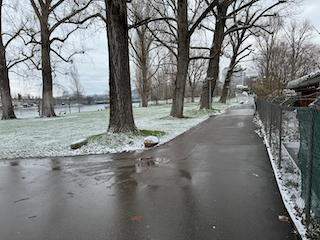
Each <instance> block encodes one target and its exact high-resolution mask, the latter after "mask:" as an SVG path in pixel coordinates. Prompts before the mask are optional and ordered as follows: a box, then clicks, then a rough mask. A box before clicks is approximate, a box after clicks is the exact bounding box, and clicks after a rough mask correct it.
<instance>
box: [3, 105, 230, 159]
mask: <svg viewBox="0 0 320 240" xmlns="http://www.w3.org/2000/svg"><path fill="white" fill-rule="evenodd" d="M235 103H236V102H235V101H233V102H232V103H231V104H235ZM197 106H198V105H197V104H192V103H189V104H185V107H184V116H185V118H182V119H177V118H173V117H169V114H170V110H171V105H158V106H151V107H148V108H134V109H133V114H134V119H135V124H136V126H137V127H138V129H139V130H144V131H141V132H140V133H134V134H110V133H107V128H108V121H109V110H105V111H95V112H82V113H72V114H65V115H61V116H59V117H54V118H26V119H15V120H6V121H0V159H16V158H41V157H57V156H75V155H87V154H103V153H115V152H123V151H132V150H138V149H143V148H144V146H143V139H144V138H145V137H146V136H147V135H155V136H157V137H158V138H159V140H160V144H163V143H165V142H167V141H170V140H171V139H173V138H174V137H176V136H178V135H180V134H181V133H183V132H185V131H187V130H188V129H190V128H192V127H193V126H195V125H197V124H199V123H200V122H202V121H204V120H206V119H207V118H209V112H208V111H207V110H198V109H197ZM229 106H230V105H225V104H219V103H213V105H212V107H213V109H216V110H214V111H212V113H214V114H219V113H220V112H222V111H223V110H224V109H226V108H228V107H229ZM84 138H85V139H88V144H87V145H85V146H82V147H81V148H80V149H77V150H72V149H71V148H70V145H71V144H72V143H74V142H76V141H78V140H79V139H84Z"/></svg>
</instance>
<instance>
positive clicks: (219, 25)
mask: <svg viewBox="0 0 320 240" xmlns="http://www.w3.org/2000/svg"><path fill="white" fill-rule="evenodd" d="M287 2H289V1H282V0H277V1H270V2H268V3H267V4H265V3H263V1H262V0H239V1H238V0H223V1H219V5H218V7H217V12H213V14H214V16H215V18H216V24H215V28H214V34H215V35H214V38H213V43H212V47H211V49H210V60H209V67H208V71H207V79H213V80H212V83H213V84H211V93H213V91H214V88H215V84H216V82H217V79H218V76H219V62H220V56H221V53H222V47H223V41H224V39H225V37H226V36H227V35H228V34H230V33H231V32H233V31H237V30H238V29H251V28H254V27H257V26H256V23H257V22H254V24H249V25H245V24H243V22H241V21H240V22H238V23H236V24H235V25H234V27H233V28H232V29H227V28H226V23H227V21H228V19H233V16H234V15H239V16H241V14H242V13H243V11H244V12H245V11H246V9H247V8H248V7H250V8H254V9H255V14H254V15H255V18H257V19H259V18H261V17H264V16H269V17H272V16H274V14H272V13H270V11H271V10H272V9H273V8H275V7H276V6H278V5H281V4H282V5H283V4H286V3H287ZM232 3H233V4H236V5H237V7H236V8H233V9H232V10H231V11H230V12H228V9H229V7H230V6H231V4H232ZM207 29H208V30H211V28H209V27H207ZM211 96H212V94H211ZM200 108H209V90H208V85H207V84H204V85H203V89H202V93H201V101H200Z"/></svg>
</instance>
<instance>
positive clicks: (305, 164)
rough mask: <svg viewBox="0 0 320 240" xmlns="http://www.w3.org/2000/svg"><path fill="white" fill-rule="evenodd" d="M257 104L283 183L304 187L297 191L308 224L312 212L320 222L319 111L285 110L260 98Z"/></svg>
mask: <svg viewBox="0 0 320 240" xmlns="http://www.w3.org/2000/svg"><path fill="white" fill-rule="evenodd" d="M255 103H256V110H257V112H258V114H259V117H260V119H261V121H262V123H263V128H264V131H265V134H266V136H267V141H268V143H269V146H270V148H271V151H272V154H273V157H274V158H275V161H276V163H277V166H278V168H279V169H280V170H281V171H280V172H281V174H282V176H281V178H282V181H284V184H285V186H286V187H289V188H290V187H292V189H293V188H294V187H296V188H300V186H301V188H300V189H298V190H297V191H296V192H299V195H300V196H298V197H301V198H302V199H303V200H304V202H305V204H304V205H305V214H306V219H307V221H309V219H310V210H311V212H312V213H313V214H314V216H316V217H317V219H319V216H320V108H318V107H285V106H282V105H281V104H274V103H271V102H269V101H266V100H262V99H259V98H257V99H256V101H255ZM296 169H297V170H298V171H297V170H296ZM294 176H295V177H294ZM296 197H297V196H294V194H292V196H291V199H292V198H296Z"/></svg>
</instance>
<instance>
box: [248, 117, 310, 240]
mask: <svg viewBox="0 0 320 240" xmlns="http://www.w3.org/2000/svg"><path fill="white" fill-rule="evenodd" d="M254 122H255V124H256V126H257V130H256V133H257V134H258V135H259V136H260V137H261V138H263V139H264V143H265V145H266V148H267V151H268V154H269V158H270V162H271V165H272V168H273V171H274V175H275V178H276V181H277V184H278V187H279V190H280V193H281V196H282V200H283V203H284V205H285V207H286V209H287V211H288V213H289V215H290V217H291V219H292V221H293V223H294V225H295V226H296V229H297V231H298V232H299V234H300V236H301V238H302V239H303V240H306V239H308V238H307V236H306V234H307V229H306V226H305V225H304V224H303V223H304V213H303V211H304V208H305V202H304V200H303V199H302V198H301V189H302V186H301V171H300V169H299V168H298V167H297V165H296V164H295V162H294V160H293V159H291V156H290V155H289V154H288V152H287V151H286V150H285V148H284V147H283V148H282V154H281V162H279V156H278V155H279V154H278V148H277V147H274V146H277V144H274V142H273V143H272V145H271V146H270V145H269V142H268V138H267V133H266V132H265V130H264V129H265V127H264V125H263V123H262V121H261V120H260V118H259V116H258V115H256V116H255V118H254ZM275 135H277V134H276V133H275ZM271 139H274V138H273V137H271Z"/></svg>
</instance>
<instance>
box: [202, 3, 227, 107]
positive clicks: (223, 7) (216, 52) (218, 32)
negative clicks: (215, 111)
mask: <svg viewBox="0 0 320 240" xmlns="http://www.w3.org/2000/svg"><path fill="white" fill-rule="evenodd" d="M229 5H230V3H228V2H227V3H223V4H220V5H218V17H217V18H218V19H217V23H216V25H215V34H214V38H213V42H212V47H211V49H210V57H211V59H210V60H209V66H208V70H207V78H206V81H205V82H204V83H203V86H202V91H201V98H200V109H209V83H208V80H207V79H208V78H210V79H211V78H212V82H211V96H213V92H214V89H215V86H216V83H217V81H218V78H219V63H220V54H221V48H222V43H223V40H224V37H225V33H224V28H225V24H226V14H227V10H228V7H229Z"/></svg>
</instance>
